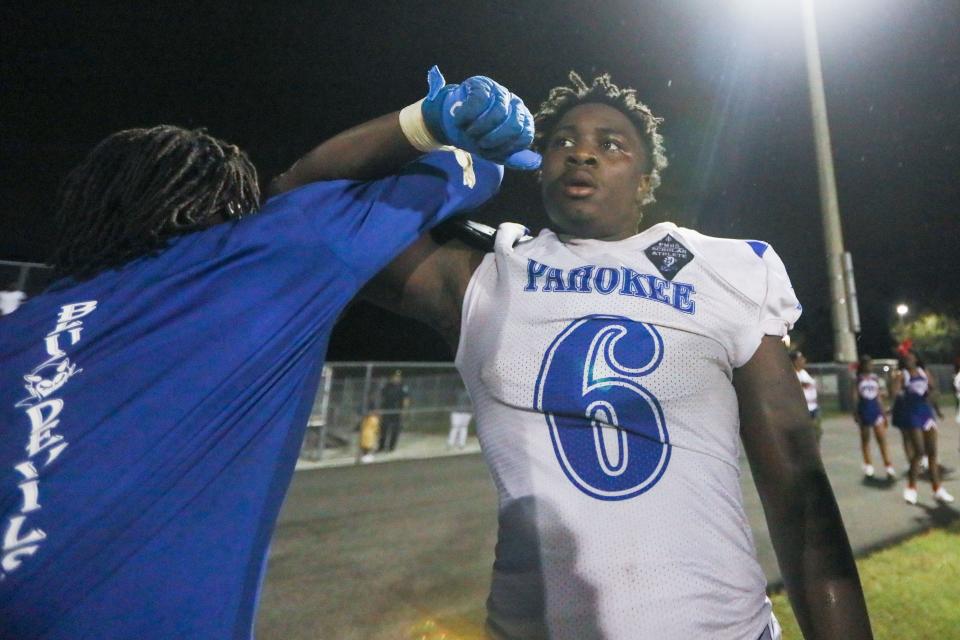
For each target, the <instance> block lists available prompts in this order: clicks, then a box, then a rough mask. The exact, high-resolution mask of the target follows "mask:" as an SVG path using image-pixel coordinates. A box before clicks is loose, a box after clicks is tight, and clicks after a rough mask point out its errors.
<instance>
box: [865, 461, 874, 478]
mask: <svg viewBox="0 0 960 640" xmlns="http://www.w3.org/2000/svg"><path fill="white" fill-rule="evenodd" d="M863 475H865V476H867V477H868V478H872V477H873V465H872V464H865V465H863Z"/></svg>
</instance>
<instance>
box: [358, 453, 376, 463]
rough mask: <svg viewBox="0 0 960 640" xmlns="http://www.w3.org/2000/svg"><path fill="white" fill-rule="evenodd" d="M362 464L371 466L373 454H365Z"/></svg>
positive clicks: (361, 459)
mask: <svg viewBox="0 0 960 640" xmlns="http://www.w3.org/2000/svg"><path fill="white" fill-rule="evenodd" d="M360 462H362V463H363V464H370V463H371V462H373V454H372V453H367V454H364V455H363V457H361V458H360Z"/></svg>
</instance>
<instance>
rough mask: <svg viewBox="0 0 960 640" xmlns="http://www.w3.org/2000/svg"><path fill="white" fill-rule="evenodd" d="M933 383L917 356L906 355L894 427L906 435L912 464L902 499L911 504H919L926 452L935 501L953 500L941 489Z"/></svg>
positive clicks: (897, 379) (897, 388)
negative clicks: (919, 482)
mask: <svg viewBox="0 0 960 640" xmlns="http://www.w3.org/2000/svg"><path fill="white" fill-rule="evenodd" d="M931 383H932V379H931V376H930V375H929V374H928V373H927V372H926V370H924V368H923V367H922V366H921V365H920V364H919V363H918V362H917V356H916V354H915V353H913V352H912V351H906V352H905V353H904V354H903V356H902V357H901V359H900V375H898V376H895V377H894V379H893V395H894V398H895V400H894V408H893V424H894V426H895V427H897V428H899V429H900V433H901V434H902V435H903V449H904V451H905V452H906V454H907V459H908V460H909V461H910V467H909V468H908V469H907V487H906V489H904V490H903V499H904V500H906V501H907V502H909V503H910V504H917V476H918V475H919V473H920V459H921V457H922V456H923V452H926V454H927V458H928V460H929V467H930V484H931V485H932V486H933V498H934V499H935V500H937V501H939V502H953V496H952V495H950V494H949V493H948V492H947V490H946V489H944V488H943V487H942V486H940V465H939V464H938V463H937V420H936V418H935V417H934V413H933V409H932V408H931V406H930V403H929V402H928V399H927V396H928V393H929V391H930V388H931Z"/></svg>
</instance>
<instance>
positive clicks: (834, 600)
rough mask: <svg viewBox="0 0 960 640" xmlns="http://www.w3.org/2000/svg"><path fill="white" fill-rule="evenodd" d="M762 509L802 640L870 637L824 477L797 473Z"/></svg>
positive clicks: (814, 471) (818, 470)
mask: <svg viewBox="0 0 960 640" xmlns="http://www.w3.org/2000/svg"><path fill="white" fill-rule="evenodd" d="M798 475H799V477H798V479H797V480H795V481H789V482H788V487H786V488H785V487H783V486H781V487H780V490H779V491H778V493H777V496H776V498H774V497H773V496H763V495H762V494H761V499H762V500H763V502H764V510H765V511H766V513H767V521H768V525H769V528H770V535H771V539H772V541H773V546H774V550H775V551H776V553H777V558H778V560H779V563H780V570H781V572H782V574H783V580H784V585H785V587H786V589H787V594H788V596H789V597H790V602H791V604H792V605H793V609H794V612H795V613H796V616H797V621H798V622H799V623H800V628H801V629H802V630H803V634H804V638H806V640H827V639H832V638H847V639H850V640H867V639H870V638H872V637H873V636H872V633H871V631H870V622H869V616H868V614H867V609H866V603H865V601H864V598H863V591H862V589H861V586H860V578H859V575H858V574H857V567H856V564H855V562H854V559H853V552H852V551H851V549H850V543H849V541H848V539H847V534H846V531H845V529H844V526H843V520H842V518H841V516H840V511H839V508H838V507H837V502H836V499H835V498H834V495H833V491H832V489H831V487H830V482H829V480H828V479H827V476H826V473H825V472H824V471H823V468H822V467H821V466H820V465H819V464H816V465H811V468H810V469H808V470H806V471H804V472H802V473H801V474H798Z"/></svg>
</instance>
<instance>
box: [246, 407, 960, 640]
mask: <svg viewBox="0 0 960 640" xmlns="http://www.w3.org/2000/svg"><path fill="white" fill-rule="evenodd" d="M824 431H825V434H824V439H823V442H822V449H823V457H824V461H825V464H826V467H827V470H828V473H829V474H830V478H831V481H832V484H833V487H834V491H835V493H836V495H837V499H838V502H839V504H840V508H841V511H842V513H843V517H844V521H845V523H846V526H847V530H848V533H849V535H850V539H851V542H852V544H853V546H854V549H855V551H856V553H857V555H858V557H861V556H863V554H865V553H867V552H869V551H872V550H874V549H877V548H882V547H886V546H889V545H891V544H893V543H895V542H897V541H899V540H903V539H905V538H908V537H910V536H914V535H915V534H917V533H919V532H921V531H923V530H926V529H930V528H942V527H946V526H948V525H949V524H950V523H951V522H954V521H956V520H958V519H960V511H958V506H957V503H955V504H954V505H953V506H946V505H938V504H937V503H935V502H934V501H933V500H932V499H931V491H930V486H929V483H926V484H921V485H920V504H918V505H917V506H910V505H908V504H906V503H904V502H903V499H902V496H901V492H902V489H903V480H902V479H898V480H896V481H894V482H892V483H889V482H886V481H883V480H873V481H868V480H865V479H864V478H863V477H862V474H861V470H860V454H859V442H858V434H857V428H856V427H855V426H854V424H853V422H852V420H851V419H850V418H849V417H847V416H835V417H830V418H827V419H826V420H825V421H824ZM415 435H416V434H411V433H405V434H404V436H403V437H402V438H401V442H400V447H399V448H398V451H397V452H396V453H394V454H388V455H387V456H381V460H384V461H385V462H384V463H382V464H367V465H355V464H353V456H346V457H347V458H348V461H347V462H346V464H347V465H348V466H340V467H332V466H325V467H321V468H317V469H314V470H304V471H301V472H299V473H297V474H295V476H294V481H293V484H292V486H291V489H290V493H289V495H288V497H287V501H286V503H285V505H284V509H283V512H282V513H281V516H280V521H279V524H278V528H277V532H276V534H275V536H274V540H273V544H272V546H271V554H270V558H269V569H268V573H267V580H266V586H265V589H264V597H263V601H262V603H261V606H260V616H259V619H258V624H257V637H258V638H261V639H265V640H272V639H274V638H277V639H279V638H284V639H285V640H286V639H289V640H298V639H303V640H308V639H310V640H313V639H315V638H338V639H340V640H409V639H410V638H414V637H416V638H421V637H423V638H427V639H428V640H429V639H430V636H432V635H433V632H432V631H428V629H436V630H438V633H440V635H442V634H443V633H447V640H454V638H456V639H458V640H468V639H469V638H473V637H475V636H474V635H471V634H475V633H476V630H477V629H478V628H480V626H482V621H483V606H484V600H485V598H486V591H487V587H488V585H489V576H490V567H491V564H492V562H493V545H494V543H495V540H496V495H495V492H494V489H493V485H492V482H491V480H490V477H489V474H488V473H487V471H486V467H485V465H484V464H483V461H482V458H481V456H479V455H476V454H472V455H447V452H446V441H445V438H443V437H442V436H424V437H423V438H424V439H421V438H418V437H408V436H415ZM890 435H891V436H892V438H891V453H892V456H893V460H894V463H895V464H896V465H897V467H898V469H899V470H900V471H901V472H902V471H903V468H904V456H903V447H902V444H901V442H900V437H899V433H897V432H895V431H893V430H891V432H890ZM473 442H474V443H475V440H474V441H473ZM940 442H941V455H942V459H943V464H944V465H945V466H946V467H947V468H948V469H950V470H954V469H957V468H958V462H960V455H958V453H957V425H956V423H954V422H953V421H952V420H945V421H944V423H943V424H942V425H941V437H940ZM428 455H429V457H428V458H427V459H423V458H424V456H428ZM875 456H878V454H876V453H875ZM332 457H333V458H335V456H332ZM341 457H344V456H341ZM394 460H395V462H394ZM326 462H327V464H331V461H330V460H328V461H326ZM341 464H343V463H341ZM877 466H879V465H877ZM879 475H881V476H882V473H880V474H879ZM957 475H958V474H956V473H953V472H951V473H948V474H947V475H946V476H945V486H946V487H947V488H948V490H949V491H950V492H951V493H953V494H955V495H960V483H958V480H957ZM742 477H743V490H744V501H745V507H746V511H747V515H748V517H749V519H750V522H751V524H752V526H753V530H754V534H755V539H756V545H757V551H758V555H759V557H760V562H761V564H762V566H763V568H764V571H765V573H766V576H767V579H768V581H769V583H770V584H771V586H772V587H776V586H777V585H779V582H780V575H779V571H778V569H777V565H776V560H775V558H774V556H773V551H772V548H771V545H770V540H769V536H768V533H767V528H766V524H765V522H764V520H763V516H762V511H761V508H760V504H759V498H758V497H757V495H756V491H755V489H754V487H753V483H752V479H751V478H750V474H749V472H746V471H745V473H744V474H743V476H742ZM956 526H957V525H956V524H954V528H953V529H951V531H954V532H955V531H956ZM935 533H940V532H935ZM947 535H949V536H950V538H951V542H954V544H952V545H947V546H945V547H944V549H945V553H947V554H951V555H956V554H960V549H958V547H960V545H957V544H955V542H956V533H950V534H947ZM951 549H952V551H951ZM954 560H955V558H954ZM937 575H939V574H938V573H937V570H936V568H934V569H932V570H931V572H930V573H927V574H924V576H923V579H924V580H925V581H936V577H937ZM899 577H900V578H901V579H902V578H903V576H899ZM943 579H944V581H946V580H949V579H950V578H949V577H947V576H946V575H944V576H943ZM865 580H866V578H865ZM893 580H894V582H893V583H892V584H891V585H890V586H888V587H887V588H888V589H909V586H908V585H905V584H898V582H897V578H896V577H894V578H893ZM886 602H887V601H886V600H882V599H881V600H876V601H874V600H873V599H872V598H871V599H870V604H871V605H872V606H879V607H883V608H884V610H883V611H882V612H881V611H877V612H876V613H875V614H874V616H875V617H877V616H881V615H895V612H888V611H886V607H887V606H888V605H887V604H886ZM781 608H782V605H781ZM952 609H955V607H953V608H951V610H952ZM927 611H928V613H927V614H926V615H927V616H928V617H932V618H934V619H935V620H940V619H941V618H942V619H944V620H946V619H947V618H948V617H949V616H950V615H953V614H951V613H950V611H946V610H942V609H928V610H927ZM471 630H473V631H471ZM411 634H414V635H411ZM787 637H790V636H787ZM793 637H797V636H793ZM877 637H878V638H882V637H884V636H881V635H878V636H877ZM902 637H906V636H902ZM913 637H920V636H913Z"/></svg>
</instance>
